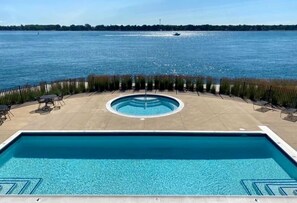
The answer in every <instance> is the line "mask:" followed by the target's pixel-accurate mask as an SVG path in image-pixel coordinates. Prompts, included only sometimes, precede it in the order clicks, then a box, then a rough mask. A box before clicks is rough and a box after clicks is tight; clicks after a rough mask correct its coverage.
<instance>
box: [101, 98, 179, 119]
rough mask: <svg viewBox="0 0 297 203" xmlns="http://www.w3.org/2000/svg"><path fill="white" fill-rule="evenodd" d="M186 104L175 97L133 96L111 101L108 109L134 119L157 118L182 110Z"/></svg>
mask: <svg viewBox="0 0 297 203" xmlns="http://www.w3.org/2000/svg"><path fill="white" fill-rule="evenodd" d="M183 107H184V104H183V102H182V101H180V100H179V99H176V98H174V97H170V96H167V95H166V96H165V95H159V94H133V95H127V96H121V97H118V98H115V99H113V100H111V101H109V102H108V103H107V104H106V108H107V109H108V110H109V111H111V112H112V113H115V114H117V115H121V116H126V117H132V118H156V117H161V116H168V115H171V114H174V113H177V112H179V111H181V110H182V108H183Z"/></svg>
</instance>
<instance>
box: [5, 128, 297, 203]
mask: <svg viewBox="0 0 297 203" xmlns="http://www.w3.org/2000/svg"><path fill="white" fill-rule="evenodd" d="M259 128H260V129H261V130H260V131H174V130H169V131H164V130H133V131H131V130H21V131H18V132H16V133H15V134H13V135H12V136H11V137H9V138H8V139H7V140H5V141H4V142H3V143H1V144H0V152H1V151H3V150H5V149H6V148H7V147H9V146H10V145H11V144H13V143H14V142H15V141H16V140H17V139H18V138H20V137H21V136H22V134H23V135H25V134H28V133H30V134H31V135H32V133H33V134H37V135H39V136H40V134H44V133H45V134H47V135H48V134H52V133H94V134H95V133H110V134H112V133H141V132H143V133H176V134H179V133H188V134H192V133H193V134H196V133H202V134H204V135H207V134H213V133H215V134H216V135H222V136H223V135H226V134H229V135H230V134H246V135H252V136H253V135H256V136H257V134H258V135H260V134H261V135H264V136H265V135H266V137H267V138H268V139H269V140H270V141H271V142H272V143H273V144H274V145H275V146H276V147H277V148H279V149H280V150H281V151H282V152H283V153H284V154H285V155H286V156H287V157H288V158H289V159H290V160H291V161H292V162H293V163H294V164H295V165H297V151H295V150H294V149H293V148H292V147H291V146H290V145H288V144H287V143H286V142H285V141H284V140H282V139H281V138H280V137H279V136H278V135H277V134H276V133H274V132H273V131H272V130H270V129H269V128H268V127H267V126H259ZM1 199H2V200H7V201H5V202H8V203H10V202H23V201H26V202H39V201H40V200H41V199H42V200H45V201H48V202H56V201H58V202H73V203H75V202H79V203H80V202H86V200H89V201H88V202H101V201H102V202H105V201H112V199H114V201H112V202H139V201H146V202H160V200H163V201H162V202H172V201H174V202H181V201H183V202H184V201H186V202H209V201H210V202H222V203H224V202H226V203H227V202H240V203H244V202H258V201H259V200H261V201H260V202H264V203H266V202H267V203H268V202H273V203H274V202H283V201H285V202H295V201H296V200H297V197H294V196H284V197H280V196H277V197H271V196H191V195H184V196H180V195H177V196H134V195H133V196H129V195H127V196H112V195H111V196H100V195H99V196H97V195H80V196H64V195H36V196H35V195H34V196H25V195H24V196H23V195H22V196H14V195H11V196H0V200H1Z"/></svg>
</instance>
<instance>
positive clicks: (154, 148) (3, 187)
mask: <svg viewBox="0 0 297 203" xmlns="http://www.w3.org/2000/svg"><path fill="white" fill-rule="evenodd" d="M0 174H1V177H0V194H1V195H9V194H11V195H17V194H31V195H61V194H64V195H274V194H275V195H285V194H287V195H296V190H297V167H296V163H295V161H294V160H293V159H291V158H290V157H289V155H287V154H285V153H284V152H283V151H282V150H280V148H279V147H278V146H277V144H275V143H274V142H273V141H272V139H271V138H269V137H268V136H267V135H266V134H264V133H261V132H250V133H248V132H247V133H246V132H242V133H239V132H236V133H235V132H234V133H214V132H60V133H58V132H47V133H46V132H24V133H21V134H19V135H17V136H16V137H15V139H13V140H11V141H10V143H6V145H5V146H4V145H2V149H1V151H0Z"/></svg>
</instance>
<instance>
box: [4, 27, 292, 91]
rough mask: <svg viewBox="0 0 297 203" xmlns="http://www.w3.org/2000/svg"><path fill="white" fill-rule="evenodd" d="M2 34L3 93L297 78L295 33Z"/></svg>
mask: <svg viewBox="0 0 297 203" xmlns="http://www.w3.org/2000/svg"><path fill="white" fill-rule="evenodd" d="M39 33H40V34H39V35H37V32H0V72H1V74H0V89H3V88H8V87H14V86H17V85H22V84H26V83H29V84H32V83H39V82H40V81H53V80H59V79H65V78H76V77H86V76H87V75H89V74H92V73H94V74H172V73H173V72H176V73H177V74H197V75H206V76H213V77H219V78H221V77H256V78H277V79H279V78H291V79H296V78H297V68H296V67H297V49H296V47H297V32H294V31H287V32H283V31H280V32H278V31H272V32H181V36H179V37H174V36H172V34H173V33H174V32H39Z"/></svg>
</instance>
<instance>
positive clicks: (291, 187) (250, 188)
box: [240, 179, 297, 196]
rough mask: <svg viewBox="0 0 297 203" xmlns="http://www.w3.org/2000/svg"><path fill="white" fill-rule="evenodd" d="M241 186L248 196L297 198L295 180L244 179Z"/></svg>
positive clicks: (296, 182)
mask: <svg viewBox="0 0 297 203" xmlns="http://www.w3.org/2000/svg"><path fill="white" fill-rule="evenodd" d="M240 184H241V185H242V187H243V188H244V190H245V191H246V193H247V194H248V195H265V196H271V195H277V196H297V180H294V179H243V180H241V181H240Z"/></svg>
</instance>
